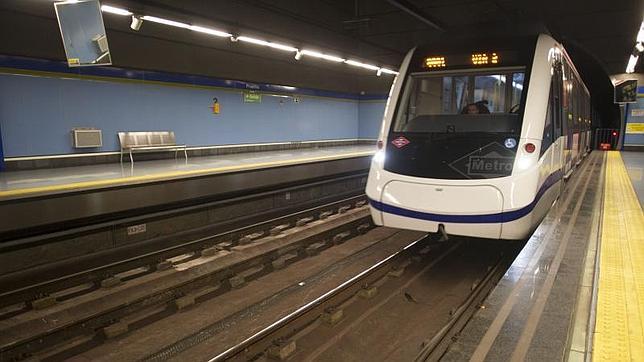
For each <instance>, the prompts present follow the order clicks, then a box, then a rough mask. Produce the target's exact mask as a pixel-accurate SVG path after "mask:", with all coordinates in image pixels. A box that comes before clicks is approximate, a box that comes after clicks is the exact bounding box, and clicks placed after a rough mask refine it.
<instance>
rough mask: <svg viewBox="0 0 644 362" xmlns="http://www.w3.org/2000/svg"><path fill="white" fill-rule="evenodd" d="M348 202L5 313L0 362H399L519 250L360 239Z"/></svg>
mask: <svg viewBox="0 0 644 362" xmlns="http://www.w3.org/2000/svg"><path fill="white" fill-rule="evenodd" d="M351 201H352V203H350V204H348V205H347V202H344V203H342V206H340V204H338V205H336V206H337V209H335V210H333V211H325V212H324V214H323V215H318V217H317V218H313V219H300V220H301V221H300V222H299V223H298V222H294V223H289V224H282V226H279V225H278V226H272V227H271V228H270V229H269V230H268V232H264V233H256V234H255V235H254V236H251V234H245V236H241V235H244V233H237V234H236V235H237V237H238V238H237V239H235V240H234V241H230V240H229V241H227V242H220V243H219V244H215V245H211V246H210V247H208V248H205V249H201V250H200V252H198V253H195V252H191V253H186V254H181V255H176V256H174V257H172V258H169V259H167V260H165V261H164V262H162V263H160V264H162V266H160V265H156V266H155V267H154V268H147V269H146V268H143V267H137V268H134V269H131V270H127V271H124V272H121V273H119V274H117V275H115V276H113V277H112V278H109V279H104V280H102V281H101V283H100V287H98V288H96V287H95V284H91V285H93V286H94V287H92V288H89V289H87V290H85V291H84V292H80V291H79V290H82V288H83V287H82V286H77V287H73V288H71V289H72V290H64V291H60V292H59V293H58V294H65V293H67V294H68V295H71V297H68V298H62V299H61V300H60V301H58V302H57V303H54V304H51V305H47V304H44V305H40V306H38V305H37V304H36V307H35V308H31V309H27V310H23V311H22V312H21V313H16V314H15V315H7V314H5V316H7V317H6V318H4V319H3V320H1V321H0V353H1V354H0V358H1V359H2V360H21V359H27V358H30V359H35V360H62V359H65V358H70V357H75V358H80V359H87V360H110V361H112V360H159V361H160V360H208V359H209V358H210V357H213V356H217V355H219V358H220V359H226V358H234V359H241V360H250V359H256V358H258V357H262V358H263V357H270V358H289V357H291V356H292V355H293V354H295V355H296V356H298V357H297V358H298V359H299V358H305V357H306V358H312V359H318V360H331V359H333V360H336V359H347V358H348V359H365V358H366V359H381V358H401V359H407V360H409V359H413V358H414V356H416V355H418V354H419V353H420V352H422V351H423V350H427V348H428V346H430V345H431V347H432V348H433V347H434V344H436V345H439V344H440V343H437V342H436V341H435V340H437V341H439V342H440V340H441V338H438V339H436V338H434V339H432V337H433V336H442V338H443V337H444V338H447V339H449V336H448V334H447V333H446V332H445V328H446V326H449V325H450V324H452V323H453V322H454V321H455V320H456V319H458V318H461V319H462V318H465V319H466V318H468V317H467V316H465V317H464V315H465V314H463V313H461V312H460V310H461V309H462V308H463V306H464V305H466V304H467V305H468V308H469V309H470V310H472V308H474V309H475V307H476V300H475V299H472V298H471V297H472V295H475V294H481V290H484V289H485V288H484V287H482V286H483V285H485V286H493V285H494V283H495V282H496V280H497V279H498V278H499V277H500V276H501V275H502V273H503V270H505V269H504V268H503V267H502V266H503V265H505V263H507V262H508V261H510V260H512V259H513V256H514V255H515V254H516V250H518V249H519V245H517V244H513V243H507V242H489V241H481V240H467V239H454V240H450V241H448V242H442V243H441V242H436V241H432V240H430V238H428V237H426V235H425V234H423V233H419V232H413V231H401V230H394V229H387V228H377V229H372V226H371V224H370V217H369V214H368V210H367V208H366V207H365V205H364V202H363V201H362V200H360V199H352V200H351ZM326 209H328V207H327V208H326ZM320 216H321V217H320ZM271 230H272V231H271ZM260 234H261V235H260ZM485 290H487V289H485ZM483 293H485V292H483ZM53 296H54V297H57V294H54V295H53ZM276 320H279V321H280V322H279V323H277V324H276V323H275V321H276ZM444 338H443V339H444ZM430 352H431V351H430ZM431 353H433V352H431ZM431 353H430V354H431Z"/></svg>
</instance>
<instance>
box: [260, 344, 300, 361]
mask: <svg viewBox="0 0 644 362" xmlns="http://www.w3.org/2000/svg"><path fill="white" fill-rule="evenodd" d="M296 350H297V344H296V343H295V340H294V339H286V340H282V339H280V340H277V341H274V342H273V345H272V346H270V347H268V350H267V351H266V354H267V356H268V358H269V359H273V360H278V361H284V360H286V359H288V358H289V357H291V356H292V355H293V354H294V353H295V351H296Z"/></svg>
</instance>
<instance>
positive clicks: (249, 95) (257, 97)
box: [244, 92, 262, 103]
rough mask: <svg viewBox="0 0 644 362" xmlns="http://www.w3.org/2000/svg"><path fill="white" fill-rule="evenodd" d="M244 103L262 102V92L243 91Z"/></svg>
mask: <svg viewBox="0 0 644 362" xmlns="http://www.w3.org/2000/svg"><path fill="white" fill-rule="evenodd" d="M244 103H262V94H261V93H255V92H244Z"/></svg>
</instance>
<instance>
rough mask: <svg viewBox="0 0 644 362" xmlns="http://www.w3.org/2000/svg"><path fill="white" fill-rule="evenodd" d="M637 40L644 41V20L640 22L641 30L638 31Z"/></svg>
mask: <svg viewBox="0 0 644 362" xmlns="http://www.w3.org/2000/svg"><path fill="white" fill-rule="evenodd" d="M635 41H636V42H638V43H644V21H642V23H641V24H640V31H638V32H637V39H636V40H635Z"/></svg>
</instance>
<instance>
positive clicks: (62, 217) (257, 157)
mask: <svg viewBox="0 0 644 362" xmlns="http://www.w3.org/2000/svg"><path fill="white" fill-rule="evenodd" d="M374 152H375V147H374V146H373V145H352V146H336V147H319V148H303V149H294V150H275V151H264V152H252V153H250V152H249V153H238V154H228V155H218V156H202V157H191V158H188V159H187V160H184V159H181V158H179V159H176V160H175V159H174V158H173V159H164V160H153V161H135V162H134V164H131V163H129V162H125V161H124V162H123V163H122V164H119V163H116V164H114V163H112V164H98V165H90V166H78V167H64V168H52V169H40V170H23V171H8V172H2V173H0V213H2V214H3V215H11V217H9V218H0V235H3V233H7V232H12V234H11V235H8V236H7V237H15V236H16V235H18V236H21V235H22V234H21V232H20V231H21V230H22V231H25V230H32V229H33V228H35V227H40V226H44V225H53V224H59V225H60V224H61V223H65V222H70V221H76V220H86V219H88V218H96V217H104V216H105V215H120V214H122V215H120V217H126V216H128V213H130V214H131V213H132V212H134V211H135V210H142V209H145V210H148V211H149V210H150V209H151V208H154V207H158V206H160V205H167V206H168V207H170V206H169V205H175V206H176V205H177V204H181V203H185V202H187V201H189V200H199V199H203V200H206V199H212V198H214V197H221V196H222V195H230V194H232V193H235V192H237V193H239V192H248V191H250V190H259V189H262V188H268V187H275V186H276V185H283V184H289V183H297V182H303V181H304V180H314V179H322V178H328V177H335V176H340V175H343V174H349V173H356V172H365V173H366V172H367V171H368V168H369V164H370V161H371V156H372V155H373V154H374ZM68 226H69V225H68ZM14 231H15V232H14ZM0 239H1V238H0Z"/></svg>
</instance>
